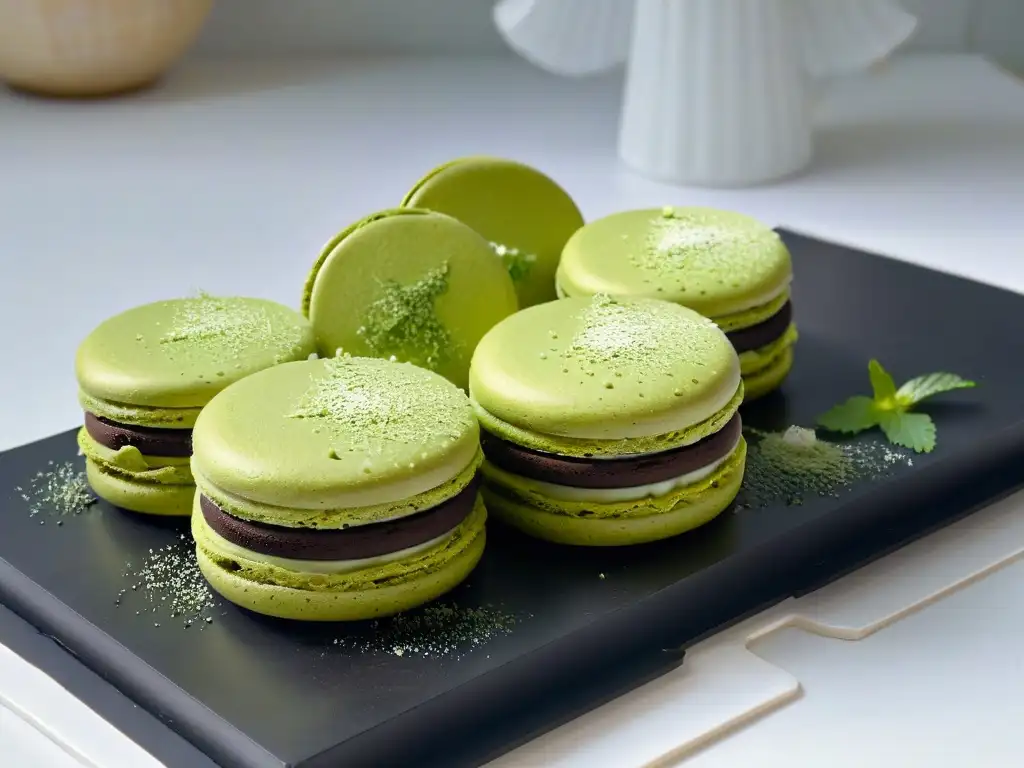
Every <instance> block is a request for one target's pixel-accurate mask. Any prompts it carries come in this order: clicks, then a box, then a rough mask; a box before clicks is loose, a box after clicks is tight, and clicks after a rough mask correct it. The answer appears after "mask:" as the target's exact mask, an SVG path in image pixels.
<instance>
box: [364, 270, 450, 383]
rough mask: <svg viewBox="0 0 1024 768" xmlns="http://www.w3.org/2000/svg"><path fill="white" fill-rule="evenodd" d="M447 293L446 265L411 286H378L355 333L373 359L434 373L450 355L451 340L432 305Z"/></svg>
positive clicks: (399, 284)
mask: <svg viewBox="0 0 1024 768" xmlns="http://www.w3.org/2000/svg"><path fill="white" fill-rule="evenodd" d="M447 291H448V265H447V264H446V265H444V266H443V267H440V268H438V269H434V270H431V271H430V272H428V273H427V274H425V275H424V276H423V277H422V278H420V279H419V280H417V281H416V282H414V283H410V284H408V285H403V284H401V283H398V282H396V281H394V280H387V281H384V282H382V283H381V285H380V290H379V293H378V296H377V299H376V300H375V301H374V302H373V303H371V304H370V306H369V307H367V309H366V314H365V315H364V316H363V324H362V326H360V328H359V329H358V331H357V333H358V335H359V336H360V338H362V339H363V341H364V342H365V343H366V346H367V348H368V349H369V350H370V352H371V353H372V354H373V355H375V356H377V357H392V356H396V357H400V358H402V359H403V360H408V361H409V362H411V363H414V364H415V365H419V366H422V367H424V368H429V369H430V370H436V369H437V367H438V366H440V365H443V364H444V362H445V361H446V360H448V358H449V356H450V355H451V354H452V352H453V349H452V344H453V342H452V338H451V335H450V334H449V333H448V329H447V328H445V327H444V325H442V324H441V321H440V320H439V319H438V317H437V312H436V310H435V307H434V302H435V301H437V298H438V297H439V296H442V295H444V294H445V293H446V292H447Z"/></svg>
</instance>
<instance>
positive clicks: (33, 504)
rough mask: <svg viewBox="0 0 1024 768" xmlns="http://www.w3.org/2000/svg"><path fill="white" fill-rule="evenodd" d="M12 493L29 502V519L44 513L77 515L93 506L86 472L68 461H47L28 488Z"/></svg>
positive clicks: (63, 515) (94, 501)
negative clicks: (45, 467)
mask: <svg viewBox="0 0 1024 768" xmlns="http://www.w3.org/2000/svg"><path fill="white" fill-rule="evenodd" d="M14 490H15V491H17V492H18V493H20V494H21V498H22V500H24V501H26V502H28V505H29V507H28V512H29V515H31V516H32V517H35V516H36V515H38V514H40V513H43V512H46V513H50V514H52V515H56V516H58V517H65V516H68V515H80V514H81V513H83V512H85V511H86V510H87V509H88V508H89V507H91V506H92V505H93V504H95V503H96V497H95V496H93V493H92V490H91V489H90V488H89V482H88V481H87V480H86V478H85V473H84V472H82V471H81V470H80V469H79V468H78V467H77V466H76V465H75V464H72V463H71V462H70V461H66V462H64V463H62V464H55V463H54V462H52V461H51V462H49V463H48V465H47V469H45V470H40V471H39V472H36V474H35V475H34V476H33V477H32V479H31V480H30V481H29V484H28V488H24V487H22V486H18V487H16V488H15V489H14Z"/></svg>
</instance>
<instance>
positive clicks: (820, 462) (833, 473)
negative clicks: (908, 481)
mask: <svg viewBox="0 0 1024 768" xmlns="http://www.w3.org/2000/svg"><path fill="white" fill-rule="evenodd" d="M744 431H745V432H746V433H747V436H748V437H749V438H750V446H749V450H748V453H747V469H746V474H745V477H744V483H743V489H742V490H741V491H740V497H739V500H738V503H739V506H740V507H741V508H761V507H767V506H770V505H772V504H774V503H778V502H783V503H785V504H789V505H798V504H802V503H804V501H805V500H807V499H809V498H813V497H816V496H817V497H827V496H833V497H834V496H838V495H839V494H840V492H841V491H843V490H846V489H848V488H849V487H850V486H851V485H852V484H853V482H854V481H856V480H859V479H867V478H875V477H882V476H885V475H888V474H889V473H891V472H892V471H893V469H895V468H896V467H897V466H899V465H903V466H912V465H913V459H911V458H910V457H909V456H907V455H905V454H903V453H900V452H898V451H895V450H893V449H892V448H890V447H889V446H888V445H885V444H882V443H873V442H872V443H851V444H847V445H842V444H838V443H830V442H827V441H825V440H820V439H819V438H818V437H817V435H816V434H815V432H814V430H811V429H804V428H802V427H789V428H788V429H787V430H785V431H784V432H761V431H760V430H756V429H752V428H746V429H745V430H744Z"/></svg>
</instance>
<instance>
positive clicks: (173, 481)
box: [78, 427, 195, 515]
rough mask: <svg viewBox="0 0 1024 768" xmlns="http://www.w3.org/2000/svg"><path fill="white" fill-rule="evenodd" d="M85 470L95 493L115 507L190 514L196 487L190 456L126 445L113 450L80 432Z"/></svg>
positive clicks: (82, 431) (79, 443) (79, 439)
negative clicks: (160, 454)
mask: <svg viewBox="0 0 1024 768" xmlns="http://www.w3.org/2000/svg"><path fill="white" fill-rule="evenodd" d="M78 446H79V450H80V451H81V453H82V455H84V456H85V472H86V478H87V479H88V481H89V485H90V486H91V487H92V489H93V492H95V493H96V495H97V496H99V497H100V498H102V499H105V500H106V501H108V502H110V503H111V504H114V505H115V506H118V507H121V508H122V509H127V510H130V511H132V512H144V513H147V514H151V515H187V514H189V513H190V512H191V509H192V497H193V496H194V495H195V486H194V485H193V484H192V474H191V472H190V471H189V466H188V459H187V458H179V457H158V456H144V455H143V454H141V453H140V452H139V450H138V449H137V448H133V447H130V446H126V447H124V448H121V449H120V450H117V451H114V450H112V449H110V448H107V447H106V446H103V445H100V444H99V443H97V442H96V441H95V440H93V439H92V437H91V436H90V435H89V433H88V432H86V430H85V428H84V427H83V428H82V429H80V430H79V432H78Z"/></svg>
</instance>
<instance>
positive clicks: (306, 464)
mask: <svg viewBox="0 0 1024 768" xmlns="http://www.w3.org/2000/svg"><path fill="white" fill-rule="evenodd" d="M192 445H193V456H192V467H193V470H194V474H195V475H196V476H197V477H200V478H202V479H203V482H204V483H207V484H209V485H212V486H214V487H216V488H219V489H221V490H222V491H223V492H224V493H226V494H230V495H232V496H238V497H241V498H243V499H247V500H248V501H250V502H253V503H255V504H264V505H269V506H273V507H285V508H289V507H290V508H298V509H310V510H327V509H337V508H340V507H363V506H368V507H372V506H375V505H381V504H389V503H393V502H397V501H401V500H404V499H407V498H409V497H411V496H416V495H418V494H421V493H424V492H425V491H428V490H430V489H432V488H434V487H436V486H440V485H442V484H443V483H446V482H448V481H450V480H451V479H452V478H453V477H455V476H457V475H459V474H460V473H461V472H462V471H463V470H464V469H465V468H466V466H467V465H469V464H470V463H472V462H473V460H474V457H475V456H476V455H477V453H478V450H479V427H478V425H477V421H476V419H475V418H474V415H473V409H472V406H471V405H470V403H469V400H468V398H467V397H466V395H465V393H463V392H462V391H461V390H460V389H458V388H457V387H456V386H455V385H453V384H452V383H451V382H449V381H446V380H445V379H443V378H442V377H440V376H438V375H437V374H434V373H431V372H430V371H427V370H425V369H422V368H418V367H416V366H414V365H410V364H408V363H397V362H391V361H388V360H381V359H373V358H350V357H346V356H342V357H338V358H333V359H329V360H324V359H318V360H308V361H304V362H296V363H288V364H285V365H280V366H277V367H275V368H271V369H268V370H265V371H262V372H260V373H257V374H254V375H253V376H250V377H248V378H246V379H243V380H242V381H240V382H237V383H236V384H234V385H232V386H231V387H230V388H228V389H226V390H225V391H224V392H222V393H221V394H220V395H218V396H217V397H215V398H214V399H213V400H212V401H211V402H210V403H209V404H208V405H207V406H206V408H204V409H203V412H202V414H200V416H199V419H198V420H197V422H196V426H195V429H194V431H193V435H192Z"/></svg>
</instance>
